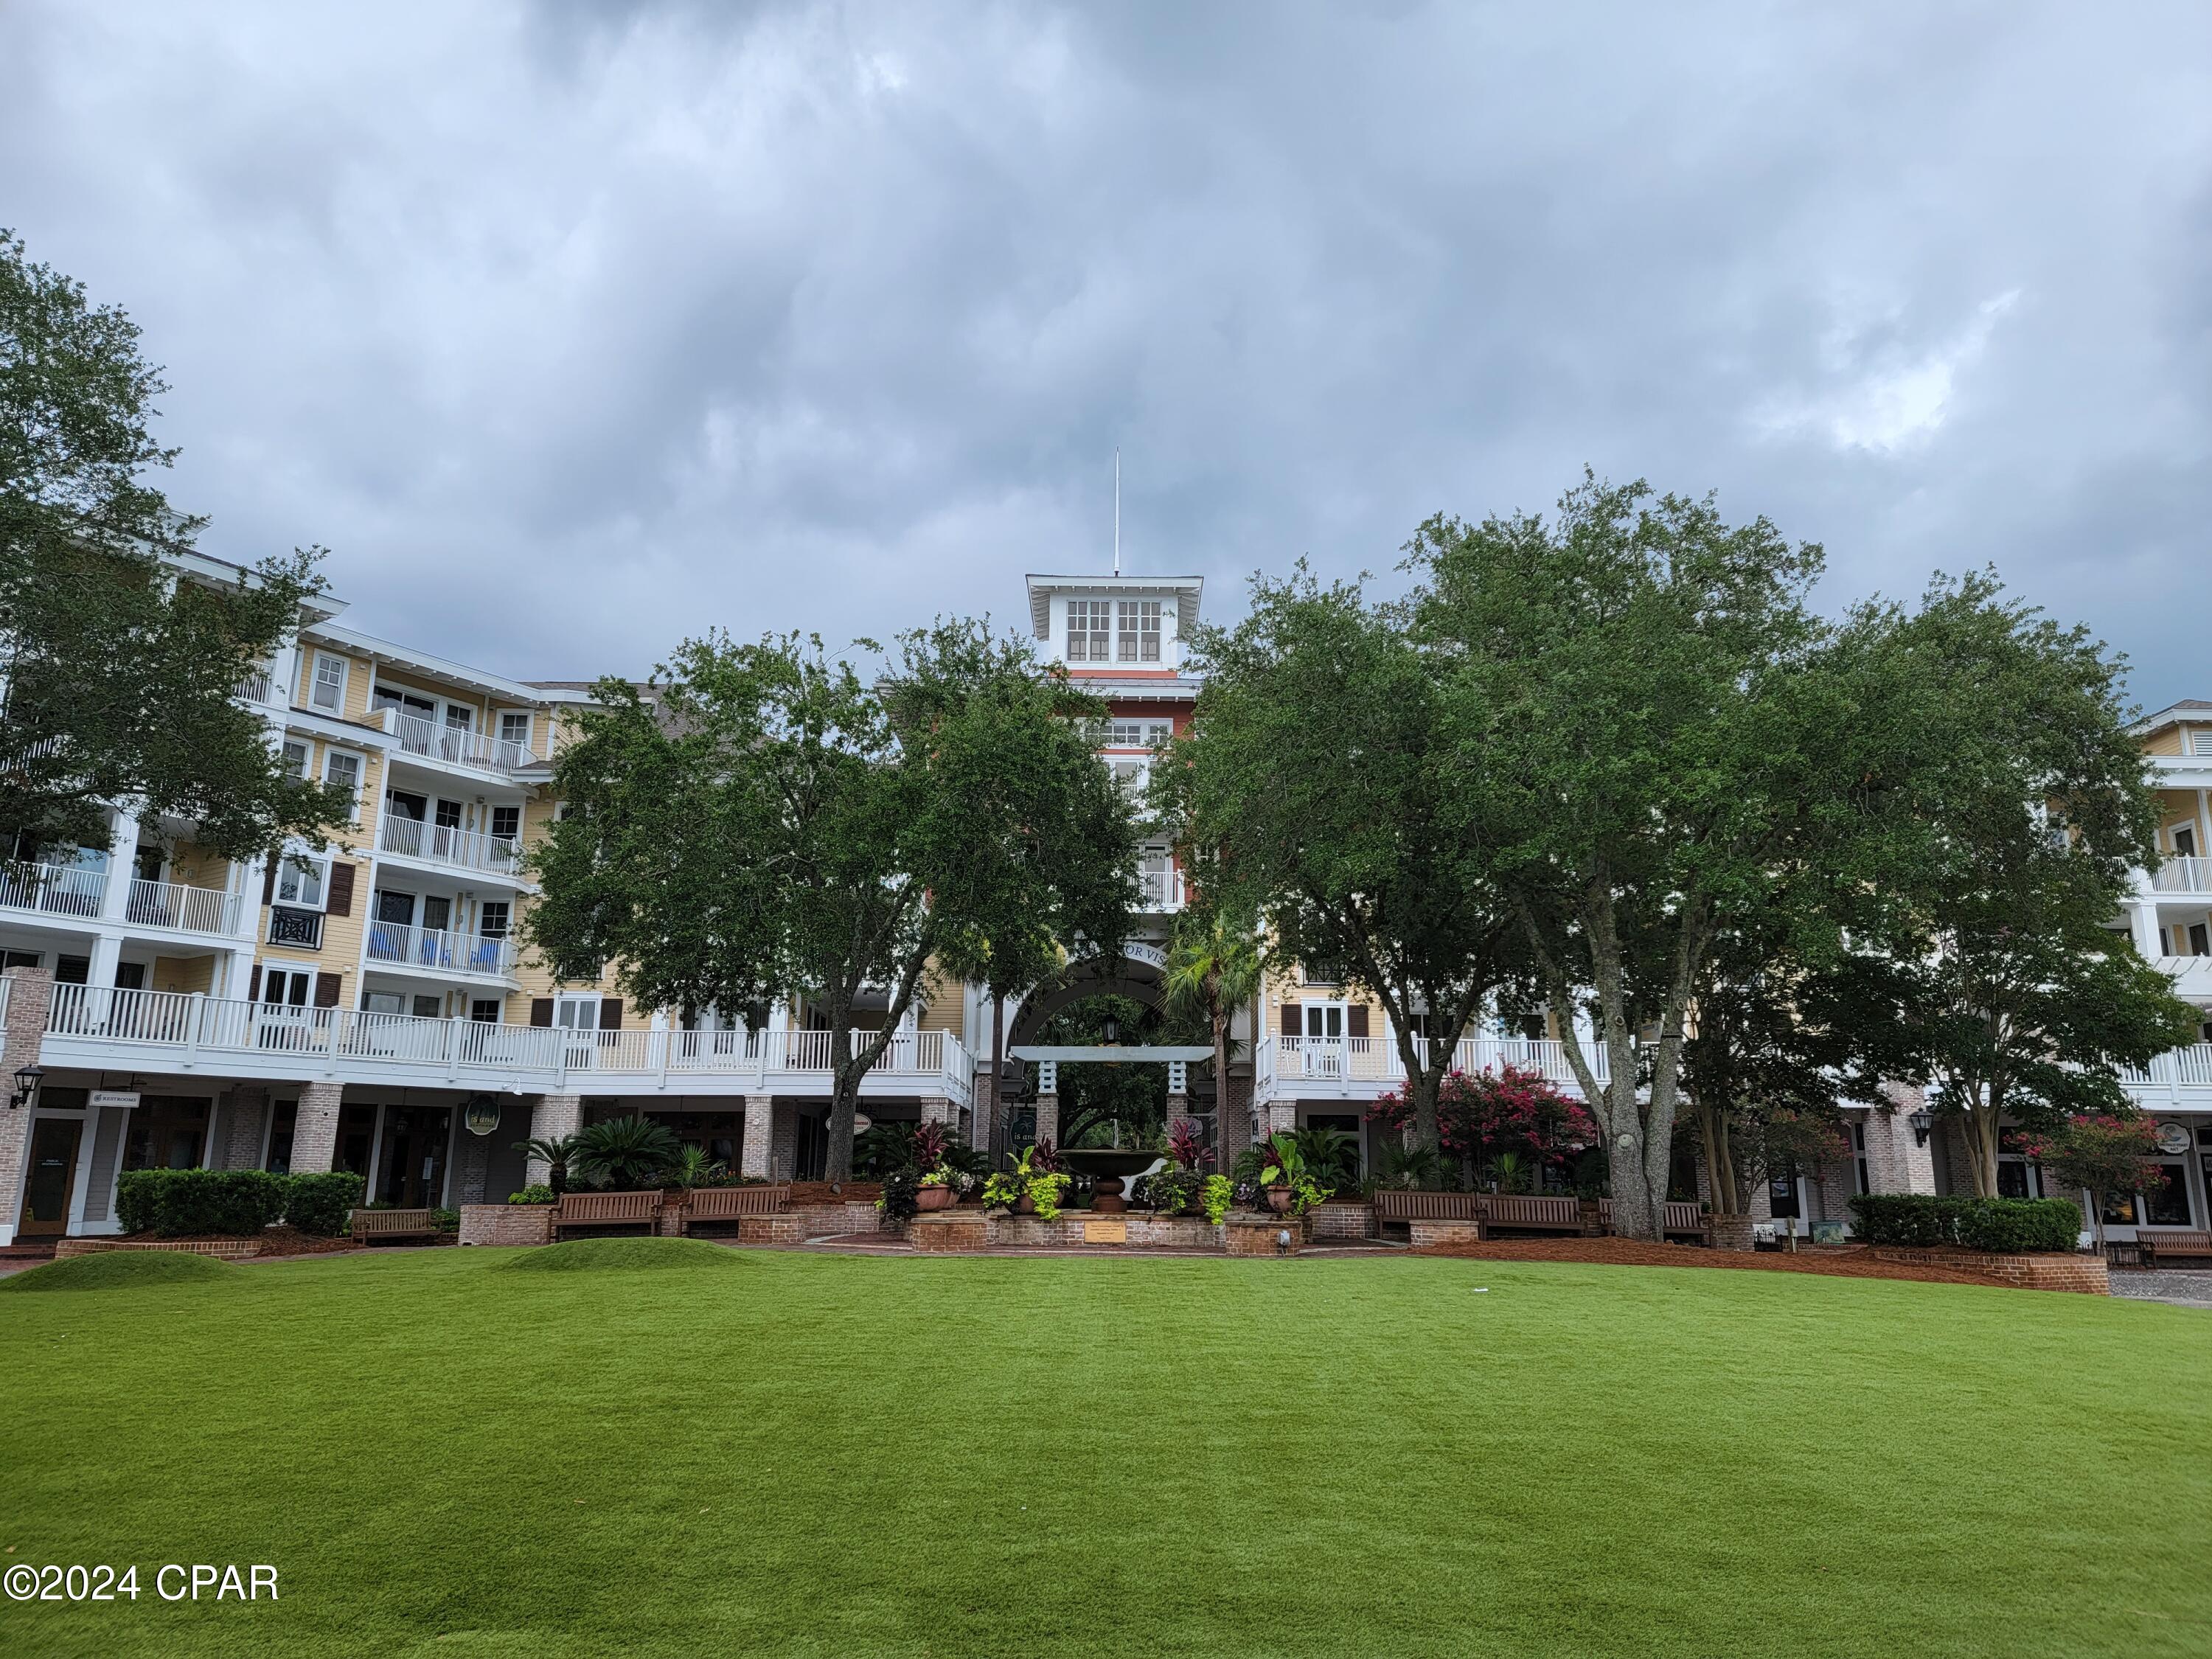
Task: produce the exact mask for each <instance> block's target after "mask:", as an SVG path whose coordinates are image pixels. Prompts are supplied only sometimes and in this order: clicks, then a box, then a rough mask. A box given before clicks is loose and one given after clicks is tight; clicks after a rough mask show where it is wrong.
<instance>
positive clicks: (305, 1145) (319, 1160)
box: [292, 1080, 345, 1175]
mask: <svg viewBox="0 0 2212 1659" xmlns="http://www.w3.org/2000/svg"><path fill="white" fill-rule="evenodd" d="M344 1099H345V1085H343V1084H341V1083H337V1082H331V1081H327V1080H326V1081H324V1082H320V1083H304V1084H301V1085H300V1115H299V1118H298V1121H296V1122H295V1123H294V1124H293V1126H292V1173H293V1174H295V1175H328V1174H329V1173H330V1172H331V1164H333V1163H334V1162H335V1161H336V1159H337V1153H338V1107H339V1106H340V1104H341V1103H343V1101H344Z"/></svg>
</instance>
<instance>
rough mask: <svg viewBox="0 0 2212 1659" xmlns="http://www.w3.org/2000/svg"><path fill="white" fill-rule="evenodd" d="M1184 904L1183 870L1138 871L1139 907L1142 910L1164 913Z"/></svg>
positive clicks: (1148, 912)
mask: <svg viewBox="0 0 2212 1659" xmlns="http://www.w3.org/2000/svg"><path fill="white" fill-rule="evenodd" d="M1182 906H1183V896H1182V871H1180V870H1139V872H1137V908H1138V909H1139V911H1140V912H1143V913H1145V914H1147V915H1166V914H1169V913H1170V912H1172V911H1176V910H1180V909H1182Z"/></svg>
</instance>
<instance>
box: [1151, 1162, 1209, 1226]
mask: <svg viewBox="0 0 2212 1659" xmlns="http://www.w3.org/2000/svg"><path fill="white" fill-rule="evenodd" d="M1205 1188H1206V1177H1205V1176H1202V1175H1200V1173H1199V1172H1198V1171H1197V1170H1183V1169H1175V1168H1170V1169H1165V1170H1154V1171H1153V1172H1152V1174H1151V1175H1149V1176H1146V1177H1145V1196H1146V1199H1147V1200H1149V1201H1150V1202H1151V1204H1152V1208H1154V1209H1155V1210H1157V1211H1158V1212H1160V1213H1161V1214H1162V1215H1181V1214H1182V1213H1183V1212H1185V1211H1187V1210H1188V1209H1189V1208H1190V1207H1191V1206H1193V1205H1194V1204H1195V1203H1197V1202H1198V1200H1199V1196H1200V1194H1201V1193H1203V1192H1204V1191H1205Z"/></svg>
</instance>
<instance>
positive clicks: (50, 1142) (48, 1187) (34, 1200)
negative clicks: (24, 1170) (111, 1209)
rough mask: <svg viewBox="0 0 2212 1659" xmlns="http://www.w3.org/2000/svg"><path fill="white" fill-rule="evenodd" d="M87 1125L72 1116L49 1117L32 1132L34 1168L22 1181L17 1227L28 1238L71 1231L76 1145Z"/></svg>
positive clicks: (47, 1236)
mask: <svg viewBox="0 0 2212 1659" xmlns="http://www.w3.org/2000/svg"><path fill="white" fill-rule="evenodd" d="M83 1134H84V1125H82V1123H79V1122H77V1121H76V1120H75V1119H73V1118H64V1117H46V1118H40V1120H39V1122H38V1125H37V1127H35V1128H34V1129H33V1130H32V1132H31V1169H30V1174H29V1178H28V1179H27V1180H26V1181H25V1182H24V1183H23V1220H22V1225H21V1226H20V1227H18V1228H17V1229H16V1231H18V1232H19V1233H21V1235H22V1236H23V1237H26V1238H55V1237H59V1236H60V1235H61V1234H63V1233H65V1232H67V1231H69V1206H70V1194H71V1193H72V1192H74V1191H75V1190H76V1147H77V1142H78V1140H79V1139H82V1136H83Z"/></svg>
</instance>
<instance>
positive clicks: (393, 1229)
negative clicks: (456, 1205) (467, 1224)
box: [353, 1210, 440, 1244]
mask: <svg viewBox="0 0 2212 1659" xmlns="http://www.w3.org/2000/svg"><path fill="white" fill-rule="evenodd" d="M439 1231H440V1228H439V1226H438V1212H436V1211H435V1210H356V1211H355V1212H353V1242H354V1243H356V1244H367V1243H368V1242H369V1241H370V1240H371V1239H376V1238H435V1237H437V1236H438V1234H439Z"/></svg>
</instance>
